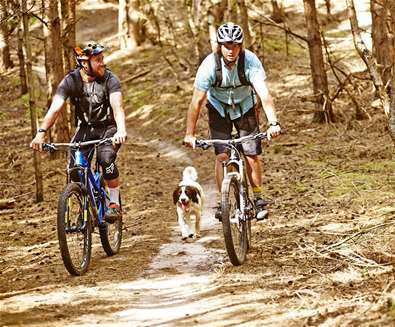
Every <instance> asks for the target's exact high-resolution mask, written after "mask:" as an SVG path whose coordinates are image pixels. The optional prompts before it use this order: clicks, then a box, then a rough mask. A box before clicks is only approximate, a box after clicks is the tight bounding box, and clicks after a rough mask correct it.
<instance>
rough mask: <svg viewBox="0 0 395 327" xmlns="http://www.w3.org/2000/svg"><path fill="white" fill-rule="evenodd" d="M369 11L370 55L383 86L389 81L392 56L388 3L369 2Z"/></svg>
mask: <svg viewBox="0 0 395 327" xmlns="http://www.w3.org/2000/svg"><path fill="white" fill-rule="evenodd" d="M370 11H371V14H372V43H373V47H372V53H373V57H374V58H375V59H376V61H377V64H378V66H377V69H378V72H379V74H380V76H381V78H382V79H383V84H384V85H387V83H389V81H390V80H391V68H392V65H393V56H391V55H390V54H391V51H393V49H391V43H392V42H391V40H390V39H389V38H388V37H387V35H388V34H389V33H390V32H391V31H390V30H389V29H388V28H389V26H390V24H391V23H390V17H389V10H388V1H386V0H382V1H381V2H380V1H378V0H370Z"/></svg>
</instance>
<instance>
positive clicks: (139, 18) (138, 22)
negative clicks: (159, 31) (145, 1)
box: [129, 0, 147, 46]
mask: <svg viewBox="0 0 395 327" xmlns="http://www.w3.org/2000/svg"><path fill="white" fill-rule="evenodd" d="M129 1H130V5H129V25H130V31H131V32H132V35H133V39H134V42H135V43H136V45H137V46H139V45H141V44H143V43H144V42H145V40H146V38H147V30H146V18H145V17H144V15H143V14H142V13H141V9H140V1H139V0H129Z"/></svg>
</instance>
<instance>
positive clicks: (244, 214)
mask: <svg viewBox="0 0 395 327" xmlns="http://www.w3.org/2000/svg"><path fill="white" fill-rule="evenodd" d="M222 166H223V172H224V177H225V176H232V175H234V176H236V178H237V179H238V181H239V182H240V190H239V201H240V212H239V213H238V215H237V216H236V217H235V218H234V219H235V221H231V222H234V223H237V222H239V221H240V220H242V221H245V220H247V219H249V209H250V208H248V207H247V197H248V195H247V193H246V192H248V190H246V189H245V187H244V186H245V185H246V184H245V183H248V181H247V180H246V174H245V162H244V160H243V158H242V155H241V154H240V152H239V151H238V150H237V148H236V147H235V146H234V145H230V157H229V159H228V160H226V161H224V162H223V163H222ZM232 166H236V167H237V171H231V170H229V168H230V167H232ZM239 215H240V216H239Z"/></svg>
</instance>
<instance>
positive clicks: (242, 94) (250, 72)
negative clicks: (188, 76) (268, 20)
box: [184, 22, 281, 220]
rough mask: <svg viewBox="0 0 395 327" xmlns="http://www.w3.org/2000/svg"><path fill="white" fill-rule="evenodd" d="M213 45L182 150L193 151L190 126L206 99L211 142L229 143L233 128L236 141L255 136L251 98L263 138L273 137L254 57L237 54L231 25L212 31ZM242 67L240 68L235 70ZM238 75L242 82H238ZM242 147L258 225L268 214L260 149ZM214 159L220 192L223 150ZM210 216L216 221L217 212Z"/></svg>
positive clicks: (237, 30) (270, 110) (239, 34)
mask: <svg viewBox="0 0 395 327" xmlns="http://www.w3.org/2000/svg"><path fill="white" fill-rule="evenodd" d="M217 43H218V46H219V48H218V53H217V54H215V53H212V54H210V55H208V56H207V57H206V58H205V59H204V60H203V62H202V63H201V65H200V67H199V69H198V72H197V75H196V79H195V84H194V87H195V89H194V93H193V96H192V101H191V104H190V106H189V110H188V114H187V127H186V134H185V137H184V144H185V145H187V146H189V147H194V144H195V140H196V138H195V129H196V124H197V121H198V118H199V113H200V109H201V107H202V105H203V103H204V101H205V100H206V98H207V103H206V106H207V109H208V119H209V129H210V134H211V138H213V139H230V138H231V133H232V129H233V127H235V128H236V130H237V131H238V132H239V135H240V136H245V135H249V134H253V133H257V132H258V131H259V118H258V117H259V113H258V111H256V110H255V107H256V103H257V101H256V95H258V97H259V99H260V100H261V103H262V106H263V109H264V111H265V114H266V118H267V120H268V123H269V128H268V130H267V133H268V137H269V138H270V137H276V136H278V135H279V134H280V132H281V128H280V124H279V122H278V120H277V116H276V112H275V109H274V104H273V99H272V97H271V96H270V94H269V91H268V88H267V86H266V83H265V79H266V73H265V70H264V68H263V65H262V63H261V61H260V60H259V59H258V57H257V56H256V55H255V54H254V53H252V52H251V51H249V50H247V49H245V50H243V49H242V44H243V31H242V29H241V27H240V26H238V25H236V24H234V23H231V22H228V23H225V24H223V25H221V26H220V27H219V28H218V30H217ZM242 56H243V57H242ZM241 58H243V60H241ZM243 63H244V67H242V66H241V65H242V64H243ZM239 66H240V67H239ZM243 68H244V69H243ZM240 72H243V74H244V75H245V76H241V73H240ZM241 77H243V78H241ZM246 81H247V82H246ZM242 147H243V152H244V154H245V156H246V162H247V166H248V167H247V173H248V177H249V180H250V183H251V185H252V188H253V192H254V199H255V205H256V208H257V220H263V219H265V218H267V217H268V211H267V209H266V205H267V202H266V201H265V200H264V199H263V198H262V164H261V161H260V160H259V154H261V153H262V148H261V143H260V141H259V140H257V141H249V142H245V143H244V144H243V145H242ZM215 154H216V164H215V173H216V182H217V187H218V189H219V190H220V189H221V184H222V180H223V168H222V162H223V161H226V160H227V159H228V150H227V149H226V148H225V147H224V146H220V145H218V146H217V145H216V146H215ZM215 216H216V218H218V219H220V218H221V216H222V214H221V208H220V206H218V208H217V212H216V214H215Z"/></svg>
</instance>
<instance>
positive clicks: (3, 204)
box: [0, 198, 15, 210]
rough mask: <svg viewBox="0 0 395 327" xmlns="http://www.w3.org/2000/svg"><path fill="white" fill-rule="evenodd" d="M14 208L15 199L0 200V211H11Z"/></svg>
mask: <svg viewBox="0 0 395 327" xmlns="http://www.w3.org/2000/svg"><path fill="white" fill-rule="evenodd" d="M14 206H15V199H14V198H10V199H1V200H0V210H1V209H12V208H13V207H14Z"/></svg>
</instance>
